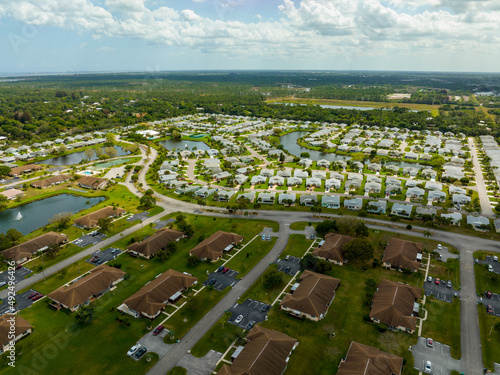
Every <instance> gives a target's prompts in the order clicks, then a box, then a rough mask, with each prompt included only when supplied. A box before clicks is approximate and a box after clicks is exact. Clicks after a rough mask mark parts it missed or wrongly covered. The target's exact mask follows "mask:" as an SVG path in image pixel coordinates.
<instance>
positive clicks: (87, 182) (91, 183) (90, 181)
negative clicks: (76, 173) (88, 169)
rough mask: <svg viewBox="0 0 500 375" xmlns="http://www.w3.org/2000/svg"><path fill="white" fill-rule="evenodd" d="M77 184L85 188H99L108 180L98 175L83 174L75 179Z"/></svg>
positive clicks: (103, 186)
mask: <svg viewBox="0 0 500 375" xmlns="http://www.w3.org/2000/svg"><path fill="white" fill-rule="evenodd" d="M77 184H78V185H79V186H81V187H82V188H85V189H93V190H100V189H104V188H105V187H106V185H107V184H108V180H106V179H105V178H100V177H92V176H84V177H82V178H80V179H79V180H78V181H77Z"/></svg>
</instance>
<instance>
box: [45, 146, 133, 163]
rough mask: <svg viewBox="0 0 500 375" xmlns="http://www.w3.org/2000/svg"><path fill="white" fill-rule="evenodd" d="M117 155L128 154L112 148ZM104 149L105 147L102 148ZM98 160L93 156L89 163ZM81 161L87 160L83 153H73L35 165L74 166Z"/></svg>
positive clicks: (122, 150)
mask: <svg viewBox="0 0 500 375" xmlns="http://www.w3.org/2000/svg"><path fill="white" fill-rule="evenodd" d="M113 147H114V148H115V149H116V151H118V153H117V154H116V156H123V155H127V154H129V153H130V152H129V151H127V150H125V149H123V148H122V147H120V146H113ZM102 148H105V147H102ZM97 159H98V158H97V157H96V156H95V154H94V155H93V156H92V158H91V159H90V161H93V160H97ZM82 160H87V157H86V156H85V151H78V152H74V153H72V154H68V155H63V156H57V157H54V158H50V159H47V160H42V161H38V162H36V164H48V165H74V164H79V163H80V162H81V161H82Z"/></svg>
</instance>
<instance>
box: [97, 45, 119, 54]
mask: <svg viewBox="0 0 500 375" xmlns="http://www.w3.org/2000/svg"><path fill="white" fill-rule="evenodd" d="M114 50H115V48H113V47H109V46H104V47H99V48H98V49H97V51H99V52H106V53H107V52H112V51H114Z"/></svg>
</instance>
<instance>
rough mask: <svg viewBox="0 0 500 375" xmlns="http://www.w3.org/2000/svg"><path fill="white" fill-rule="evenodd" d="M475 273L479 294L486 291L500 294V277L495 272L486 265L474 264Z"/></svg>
mask: <svg viewBox="0 0 500 375" xmlns="http://www.w3.org/2000/svg"><path fill="white" fill-rule="evenodd" d="M474 274H475V276H476V293H477V294H478V295H483V294H484V292H486V291H490V292H493V293H498V294H500V278H499V277H498V275H496V274H495V273H493V272H490V271H488V268H487V267H486V265H484V264H474Z"/></svg>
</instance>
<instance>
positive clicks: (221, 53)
mask: <svg viewBox="0 0 500 375" xmlns="http://www.w3.org/2000/svg"><path fill="white" fill-rule="evenodd" d="M0 35H1V38H0V72H2V73H9V72H66V71H131V70H132V71H164V70H199V69H210V70H212V69H307V70H319V69H322V70H338V69H352V70H430V71H478V72H498V71H500V64H499V61H500V1H498V0H473V1H470V0H386V1H381V0H1V1H0Z"/></svg>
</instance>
